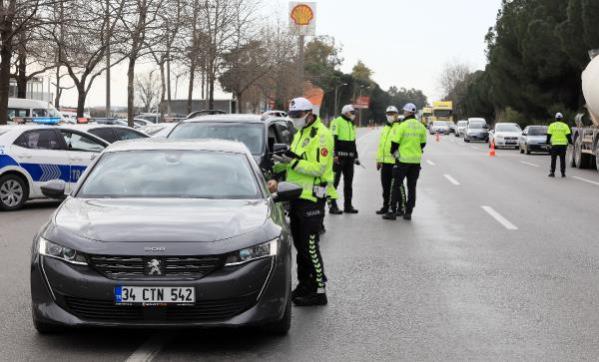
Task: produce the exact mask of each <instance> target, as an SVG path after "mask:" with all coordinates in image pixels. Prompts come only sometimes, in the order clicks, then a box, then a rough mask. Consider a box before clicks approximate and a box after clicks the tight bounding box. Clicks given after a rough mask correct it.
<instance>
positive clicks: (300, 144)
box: [269, 98, 334, 306]
mask: <svg viewBox="0 0 599 362" xmlns="http://www.w3.org/2000/svg"><path fill="white" fill-rule="evenodd" d="M313 109H314V106H313V105H312V103H310V101H308V100H307V99H305V98H296V99H294V100H293V101H291V104H290V106H289V117H290V118H291V119H292V121H293V123H294V125H295V127H296V128H297V130H298V131H297V133H296V134H295V135H294V137H293V142H292V144H291V149H290V152H288V153H287V154H286V155H284V156H275V157H273V158H274V159H275V161H277V162H278V163H277V164H276V165H275V172H276V173H278V174H281V173H283V174H285V176H284V178H285V180H286V181H287V182H291V183H295V184H297V185H299V186H301V187H302V189H303V191H302V194H301V196H300V198H299V199H298V200H295V201H293V202H291V205H290V210H289V214H290V220H291V233H292V235H293V243H294V245H295V248H296V250H297V279H298V281H299V285H298V286H297V288H296V289H295V290H294V291H293V292H292V300H293V302H294V303H295V304H296V305H298V306H312V305H325V304H327V295H326V290H325V283H326V276H325V273H324V263H323V260H322V256H321V254H320V247H319V240H320V239H319V232H320V228H321V225H322V221H323V218H324V213H325V200H326V197H327V186H328V183H329V182H330V180H331V179H332V177H331V175H332V169H333V151H334V149H333V147H334V143H333V136H332V135H331V132H330V131H329V130H328V129H327V128H326V127H325V126H324V125H323V124H322V121H321V120H320V118H318V116H317V115H315V114H314V113H313ZM269 188H270V189H271V191H273V190H276V181H274V180H271V181H270V182H269Z"/></svg>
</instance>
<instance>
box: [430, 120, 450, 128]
mask: <svg viewBox="0 0 599 362" xmlns="http://www.w3.org/2000/svg"><path fill="white" fill-rule="evenodd" d="M433 126H435V127H447V122H442V121H437V122H434V123H433Z"/></svg>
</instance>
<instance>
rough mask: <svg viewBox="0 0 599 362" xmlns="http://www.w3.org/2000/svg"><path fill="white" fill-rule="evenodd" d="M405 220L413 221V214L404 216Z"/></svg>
mask: <svg viewBox="0 0 599 362" xmlns="http://www.w3.org/2000/svg"><path fill="white" fill-rule="evenodd" d="M403 219H404V220H406V221H410V220H412V214H407V213H406V214H404V216H403Z"/></svg>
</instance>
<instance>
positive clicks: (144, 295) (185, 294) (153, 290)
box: [114, 286, 195, 305]
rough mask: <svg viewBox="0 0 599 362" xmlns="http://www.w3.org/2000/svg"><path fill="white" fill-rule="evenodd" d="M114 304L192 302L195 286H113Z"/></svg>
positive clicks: (193, 301) (179, 303) (193, 300)
mask: <svg viewBox="0 0 599 362" xmlns="http://www.w3.org/2000/svg"><path fill="white" fill-rule="evenodd" d="M114 300H115V303H116V304H142V305H162V304H178V305H181V304H194V303H195V288H193V287H125V286H121V287H116V288H114Z"/></svg>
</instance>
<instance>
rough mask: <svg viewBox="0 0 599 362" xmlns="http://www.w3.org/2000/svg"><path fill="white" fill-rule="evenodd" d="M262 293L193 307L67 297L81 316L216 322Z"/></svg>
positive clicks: (103, 319) (72, 309)
mask: <svg viewBox="0 0 599 362" xmlns="http://www.w3.org/2000/svg"><path fill="white" fill-rule="evenodd" d="M257 297H258V292H253V293H251V294H247V295H244V296H242V297H239V298H229V299H219V300H203V301H196V303H195V304H194V305H191V306H175V305H172V306H171V305H168V306H163V307H154V306H153V307H144V306H142V305H132V306H127V305H116V304H115V303H114V301H109V300H96V299H85V298H75V297H68V296H65V297H64V299H65V302H66V306H67V307H68V310H69V311H70V312H71V313H73V314H74V315H76V316H77V317H79V318H81V319H84V320H87V321H97V322H192V323H193V322H215V321H223V320H227V319H230V318H233V317H234V316H236V315H238V314H241V313H243V312H245V311H246V310H248V309H250V308H251V307H252V306H253V305H254V304H255V303H256V299H257Z"/></svg>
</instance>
